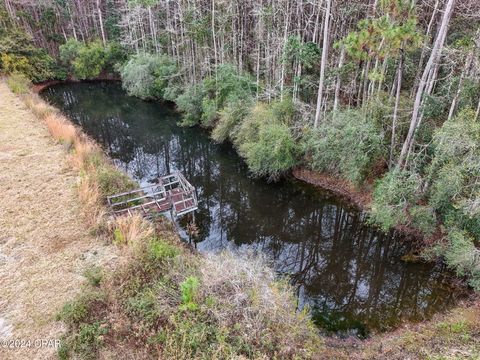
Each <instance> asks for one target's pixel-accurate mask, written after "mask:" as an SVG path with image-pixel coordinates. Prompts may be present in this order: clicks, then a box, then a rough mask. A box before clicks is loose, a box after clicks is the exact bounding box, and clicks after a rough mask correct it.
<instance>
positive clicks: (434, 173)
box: [428, 110, 480, 236]
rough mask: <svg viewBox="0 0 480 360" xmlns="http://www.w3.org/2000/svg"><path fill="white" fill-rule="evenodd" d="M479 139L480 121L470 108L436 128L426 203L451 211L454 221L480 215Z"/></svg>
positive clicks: (435, 207)
mask: <svg viewBox="0 0 480 360" xmlns="http://www.w3.org/2000/svg"><path fill="white" fill-rule="evenodd" d="M479 142H480V123H478V121H475V112H474V111H472V110H463V111H461V112H460V113H459V114H458V115H457V116H456V117H455V118H453V119H451V120H450V121H446V122H445V123H444V124H443V126H442V127H441V128H440V129H438V130H437V131H435V134H434V137H433V148H434V157H433V160H432V163H431V165H430V167H429V169H428V178H429V181H430V183H431V187H430V192H429V203H430V205H431V206H432V207H433V208H434V209H435V210H437V211H438V212H439V213H440V214H441V215H442V216H443V217H444V218H445V217H447V216H452V213H453V212H454V213H455V218H456V221H457V222H460V223H464V224H467V223H469V222H471V219H474V218H478V217H479V216H480V202H479V201H478V200H477V199H478V194H479V193H480V182H479V179H480V147H479V146H478V144H479ZM456 226H459V225H458V224H456ZM474 228H476V226H473V227H472V229H474ZM474 231H475V233H474V235H475V236H480V232H477V230H474Z"/></svg>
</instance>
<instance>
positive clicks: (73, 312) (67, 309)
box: [56, 289, 105, 328]
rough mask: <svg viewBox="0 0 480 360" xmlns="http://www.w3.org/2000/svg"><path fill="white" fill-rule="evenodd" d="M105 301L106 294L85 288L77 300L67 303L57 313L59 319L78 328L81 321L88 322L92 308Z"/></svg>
mask: <svg viewBox="0 0 480 360" xmlns="http://www.w3.org/2000/svg"><path fill="white" fill-rule="evenodd" d="M104 302H105V295H104V293H103V292H102V291H100V290H98V289H96V290H92V289H85V290H84V292H83V293H82V294H81V295H80V296H79V297H77V298H76V299H75V300H73V301H70V302H67V303H65V305H64V306H63V307H62V309H61V310H60V312H59V313H58V314H57V316H56V318H57V320H61V321H63V322H64V323H65V324H67V325H68V326H69V327H71V328H77V327H78V326H79V325H80V324H81V323H83V322H87V321H88V319H89V318H90V317H91V316H95V315H96V314H92V313H91V309H92V308H95V307H98V306H99V305H100V304H103V303H104Z"/></svg>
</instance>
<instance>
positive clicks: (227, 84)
mask: <svg viewBox="0 0 480 360" xmlns="http://www.w3.org/2000/svg"><path fill="white" fill-rule="evenodd" d="M254 90H255V83H254V82H253V80H252V79H251V77H250V76H248V75H244V74H239V73H238V71H237V70H236V68H235V67H234V66H233V65H230V64H223V65H220V66H219V67H218V69H217V73H216V76H215V77H211V78H206V79H204V80H203V81H202V83H201V84H198V85H196V86H193V87H189V88H188V89H187V90H186V91H185V93H184V94H182V95H180V96H179V97H178V98H177V99H176V103H177V106H178V109H179V110H180V111H182V112H183V114H184V119H183V121H182V124H183V125H186V126H192V125H196V124H198V123H201V124H202V125H203V126H206V127H211V126H212V125H214V121H215V120H217V118H218V113H219V112H220V111H222V110H223V108H224V107H225V106H227V104H228V103H230V102H233V101H235V99H242V100H244V101H249V100H250V99H251V97H252V94H253V92H254Z"/></svg>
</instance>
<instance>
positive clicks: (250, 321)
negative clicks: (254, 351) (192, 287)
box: [199, 251, 322, 358]
mask: <svg viewBox="0 0 480 360" xmlns="http://www.w3.org/2000/svg"><path fill="white" fill-rule="evenodd" d="M199 270H200V273H201V284H202V287H201V289H202V292H203V297H204V298H207V297H208V296H212V294H214V295H213V296H214V297H215V306H212V307H211V308H210V312H211V314H212V315H213V317H214V318H215V319H216V322H217V323H218V324H219V327H220V328H225V329H228V328H232V327H235V326H236V327H238V328H239V329H241V330H240V331H239V332H238V336H239V337H241V338H242V341H243V342H244V343H245V344H255V343H257V342H258V339H260V338H262V337H265V336H268V337H269V338H270V339H271V340H272V341H273V342H274V343H275V344H276V347H277V348H276V349H275V351H276V352H277V355H278V356H279V357H280V358H295V356H298V357H299V358H312V357H314V353H312V352H311V351H312V350H313V349H315V350H319V349H321V348H322V341H321V338H320V337H318V336H317V334H316V333H317V330H316V329H315V328H314V326H313V324H312V323H311V322H310V321H309V315H308V313H307V312H297V304H296V299H295V296H294V292H293V288H292V287H291V286H290V285H289V284H288V282H287V281H278V280H276V278H277V277H276V275H275V273H274V271H273V270H272V268H271V267H270V266H269V265H268V263H267V262H266V261H265V259H264V258H263V257H261V256H259V255H254V254H251V253H248V252H245V253H241V254H234V253H231V252H228V251H227V252H223V253H220V254H209V255H206V256H205V258H204V259H202V261H201V263H200V266H199Z"/></svg>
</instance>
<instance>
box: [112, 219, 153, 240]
mask: <svg viewBox="0 0 480 360" xmlns="http://www.w3.org/2000/svg"><path fill="white" fill-rule="evenodd" d="M112 226H113V234H114V241H115V243H116V244H118V245H129V246H131V247H132V248H136V247H138V245H139V243H141V242H144V241H145V240H147V239H148V238H150V237H151V236H152V235H153V234H154V228H153V226H152V224H151V223H150V222H148V221H146V220H145V219H144V218H142V217H141V216H140V215H138V214H135V215H132V216H128V215H125V216H119V217H117V218H115V220H114V222H113V223H112Z"/></svg>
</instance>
